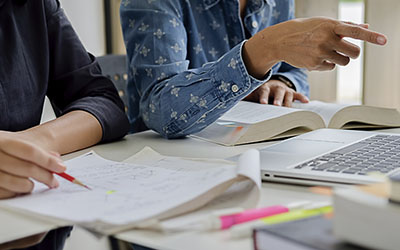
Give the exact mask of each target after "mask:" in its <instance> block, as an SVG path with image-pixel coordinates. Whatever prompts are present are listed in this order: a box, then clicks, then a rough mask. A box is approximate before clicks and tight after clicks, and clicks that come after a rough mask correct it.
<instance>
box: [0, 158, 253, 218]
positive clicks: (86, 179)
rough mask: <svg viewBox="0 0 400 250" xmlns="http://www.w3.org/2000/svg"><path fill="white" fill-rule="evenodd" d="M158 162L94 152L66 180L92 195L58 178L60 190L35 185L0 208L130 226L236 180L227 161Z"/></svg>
mask: <svg viewBox="0 0 400 250" xmlns="http://www.w3.org/2000/svg"><path fill="white" fill-rule="evenodd" d="M155 159H156V160H155V161H153V162H152V163H151V165H143V164H128V163H121V162H114V161H109V160H106V159H103V158H101V157H100V156H98V155H96V154H95V153H93V152H90V153H87V154H85V155H83V156H80V157H77V158H75V159H72V160H70V161H67V162H65V164H66V165H67V167H68V170H67V172H68V174H70V175H72V176H74V177H75V178H77V179H79V180H80V181H81V182H83V183H84V184H86V185H88V186H89V187H90V188H91V189H92V190H87V189H85V188H83V187H81V186H78V185H75V184H72V183H70V182H68V181H66V180H64V179H62V178H60V177H58V176H56V178H57V179H58V180H59V182H60V187H59V188H57V189H48V188H47V187H45V186H44V185H42V184H40V183H35V184H36V185H35V189H34V191H33V193H32V194H30V195H25V196H21V197H17V198H13V199H8V200H2V201H0V205H2V206H6V207H12V208H17V209H22V210H25V211H28V212H33V213H35V214H39V215H45V216H50V217H54V218H59V219H62V220H67V221H70V222H73V223H77V224H83V225H85V223H88V222H95V221H101V222H104V223H108V224H113V225H126V224H131V223H137V222H141V221H144V220H147V219H149V218H152V217H154V216H156V215H158V214H161V213H162V212H165V211H167V210H169V209H172V208H174V207H177V206H179V205H180V204H183V203H185V202H188V201H190V200H193V199H195V198H196V197H198V196H200V195H202V194H204V193H206V192H207V191H208V190H210V189H212V188H214V187H216V186H218V185H219V184H221V183H225V182H227V181H230V180H232V179H235V178H236V177H237V176H238V169H237V166H236V165H235V164H234V163H232V162H228V161H222V160H215V161H212V160H208V161H200V160H197V161H191V160H185V159H180V158H173V157H170V158H163V157H159V158H157V157H155ZM258 168H259V166H258ZM258 171H259V169H258Z"/></svg>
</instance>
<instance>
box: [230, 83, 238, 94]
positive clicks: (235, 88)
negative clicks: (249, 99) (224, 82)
mask: <svg viewBox="0 0 400 250" xmlns="http://www.w3.org/2000/svg"><path fill="white" fill-rule="evenodd" d="M231 89H232V92H233V93H236V92H238V91H239V87H238V86H237V85H236V84H234V85H232V88H231Z"/></svg>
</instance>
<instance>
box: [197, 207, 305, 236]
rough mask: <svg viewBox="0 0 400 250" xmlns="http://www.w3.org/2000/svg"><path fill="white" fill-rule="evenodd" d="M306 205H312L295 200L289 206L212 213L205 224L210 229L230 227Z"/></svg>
mask: <svg viewBox="0 0 400 250" xmlns="http://www.w3.org/2000/svg"><path fill="white" fill-rule="evenodd" d="M306 205H310V202H309V201H302V202H295V203H291V204H289V205H287V206H282V205H276V206H270V207H263V208H255V209H249V210H246V211H243V212H240V213H234V214H228V215H223V216H216V215H211V216H210V218H209V220H208V221H206V223H207V225H206V226H205V227H206V228H207V229H208V230H213V229H214V230H215V229H220V230H224V229H229V228H230V227H232V226H234V225H237V224H241V223H245V222H249V221H252V220H256V219H260V218H263V217H267V216H272V215H276V214H281V213H286V212H289V211H291V210H293V209H300V208H302V207H304V206H306Z"/></svg>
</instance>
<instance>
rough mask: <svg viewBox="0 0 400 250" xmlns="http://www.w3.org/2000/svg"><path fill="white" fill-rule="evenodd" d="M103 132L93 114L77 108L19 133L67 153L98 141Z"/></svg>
mask: <svg viewBox="0 0 400 250" xmlns="http://www.w3.org/2000/svg"><path fill="white" fill-rule="evenodd" d="M102 133H103V132H102V127H101V125H100V123H99V121H98V120H97V119H96V118H95V117H94V116H93V115H91V114H90V113H88V112H85V111H79V110H77V111H71V112H69V113H67V114H65V115H63V116H61V117H59V118H57V119H55V120H52V121H49V122H47V123H44V124H41V125H38V126H36V127H33V128H30V129H27V130H24V131H21V132H18V135H20V136H21V137H22V138H23V139H26V140H28V141H31V142H32V143H35V144H36V145H38V146H40V147H42V148H43V149H45V150H48V151H55V152H58V153H60V154H66V153H69V152H73V151H77V150H79V149H82V148H86V147H89V146H92V145H94V144H96V143H98V142H99V141H100V140H101V138H102Z"/></svg>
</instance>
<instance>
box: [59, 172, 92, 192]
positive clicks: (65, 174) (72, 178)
mask: <svg viewBox="0 0 400 250" xmlns="http://www.w3.org/2000/svg"><path fill="white" fill-rule="evenodd" d="M55 174H57V175H59V176H61V177H62V178H64V179H66V180H68V181H70V182H72V183H75V184H77V185H80V186H82V187H85V188H87V189H89V190H92V189H90V188H89V187H88V186H86V185H85V184H83V183H82V182H80V181H79V180H77V179H75V177H72V176H70V175H69V174H67V173H55Z"/></svg>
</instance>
